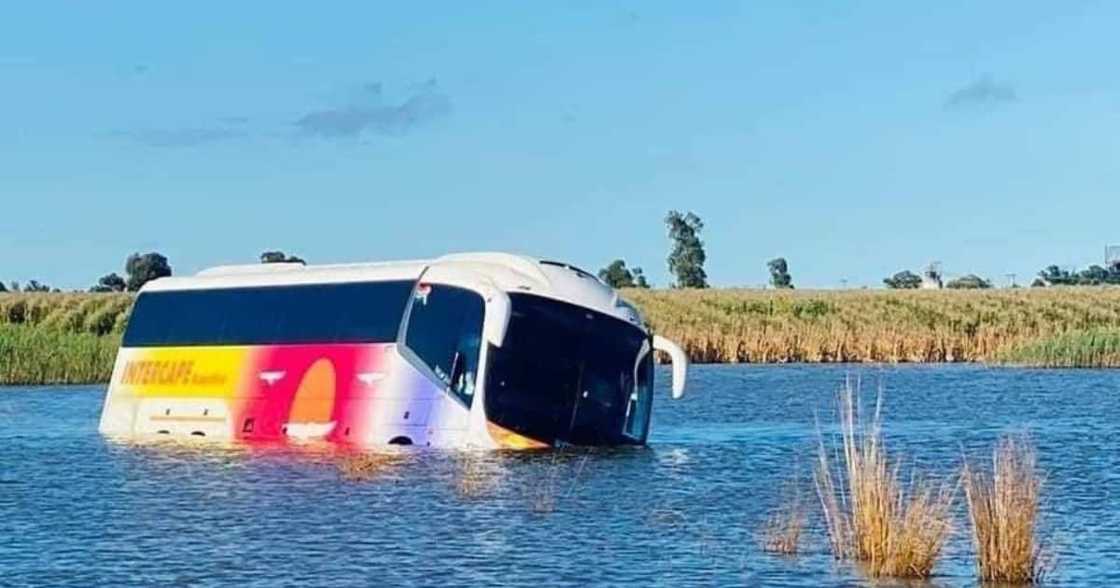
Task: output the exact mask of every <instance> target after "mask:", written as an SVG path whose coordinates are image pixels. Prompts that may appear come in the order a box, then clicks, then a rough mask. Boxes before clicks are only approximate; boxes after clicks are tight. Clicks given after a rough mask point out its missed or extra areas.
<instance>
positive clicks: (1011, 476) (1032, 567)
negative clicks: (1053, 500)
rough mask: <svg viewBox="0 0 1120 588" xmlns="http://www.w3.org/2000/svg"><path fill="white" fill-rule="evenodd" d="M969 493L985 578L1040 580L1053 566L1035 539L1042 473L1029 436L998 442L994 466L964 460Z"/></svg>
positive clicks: (974, 539)
mask: <svg viewBox="0 0 1120 588" xmlns="http://www.w3.org/2000/svg"><path fill="white" fill-rule="evenodd" d="M963 479H964V488H965V497H966V498H967V502H968V518H969V521H970V523H971V525H972V543H973V546H974V547H975V548H976V565H977V572H978V574H979V576H980V579H981V580H984V581H995V582H1004V583H1038V582H1041V581H1042V579H1043V578H1044V576H1045V575H1046V572H1047V569H1048V567H1049V565H1048V562H1047V559H1046V557H1045V555H1044V552H1043V550H1042V549H1041V547H1040V546H1039V542H1038V539H1037V522H1038V512H1039V495H1040V492H1041V489H1042V478H1041V476H1040V475H1039V473H1038V467H1037V459H1036V456H1035V452H1034V449H1033V447H1032V446H1031V444H1030V443H1029V441H1028V440H1027V439H1025V438H1022V437H1014V436H1008V437H1004V438H1003V439H1001V440H1000V441H999V443H997V445H996V447H995V450H994V451H993V455H992V469H991V472H984V471H980V470H978V469H976V468H975V467H972V466H970V465H969V464H968V462H967V460H966V462H965V468H964V475H963Z"/></svg>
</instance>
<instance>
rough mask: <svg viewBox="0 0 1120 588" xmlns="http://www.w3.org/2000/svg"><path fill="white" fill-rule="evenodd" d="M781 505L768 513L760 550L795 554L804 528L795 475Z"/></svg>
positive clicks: (804, 520)
mask: <svg viewBox="0 0 1120 588" xmlns="http://www.w3.org/2000/svg"><path fill="white" fill-rule="evenodd" d="M789 487H790V490H789V491H788V492H787V496H786V498H785V500H784V501H783V502H782V504H781V505H779V506H778V508H777V509H775V510H774V512H772V513H771V514H770V516H769V517H768V518H767V520H766V526H765V527H764V528H763V532H762V550H763V551H766V552H767V553H777V554H781V555H797V552H798V551H800V549H801V535H802V532H803V531H804V529H805V522H806V515H807V513H806V510H805V505H804V503H803V502H802V500H801V486H800V484H799V483H798V481H797V478H796V477H795V478H794V480H793V482H791V483H790V485H789Z"/></svg>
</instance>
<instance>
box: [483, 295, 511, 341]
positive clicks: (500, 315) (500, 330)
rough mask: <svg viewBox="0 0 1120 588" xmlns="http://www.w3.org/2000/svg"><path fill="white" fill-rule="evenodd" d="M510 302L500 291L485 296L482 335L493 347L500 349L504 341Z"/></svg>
mask: <svg viewBox="0 0 1120 588" xmlns="http://www.w3.org/2000/svg"><path fill="white" fill-rule="evenodd" d="M509 315H510V301H509V295H507V294H506V293H505V292H502V291H500V290H497V289H495V290H493V291H491V292H490V293H489V294H487V296H486V322H485V323H484V325H483V327H482V334H483V336H484V337H485V338H486V342H487V343H489V344H491V345H493V346H494V347H501V346H502V342H503V341H505V340H506V330H507V329H508V328H509Z"/></svg>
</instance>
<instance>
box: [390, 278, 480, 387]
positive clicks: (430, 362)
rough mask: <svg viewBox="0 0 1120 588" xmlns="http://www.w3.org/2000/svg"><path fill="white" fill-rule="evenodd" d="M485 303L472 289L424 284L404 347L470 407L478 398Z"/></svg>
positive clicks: (419, 292) (408, 323)
mask: <svg viewBox="0 0 1120 588" xmlns="http://www.w3.org/2000/svg"><path fill="white" fill-rule="evenodd" d="M484 313H485V302H483V300H482V296H480V295H479V294H477V293H475V292H472V291H470V290H464V289H462V288H455V287H452V286H441V285H429V284H421V285H420V286H419V287H418V289H417V291H416V294H415V296H414V297H413V301H412V306H411V310H410V311H409V315H408V322H407V325H406V327H405V336H404V346H405V348H407V349H408V350H409V351H411V352H412V353H413V354H415V355H416V357H417V358H418V359H419V360H420V361H421V362H423V363H424V365H425V366H427V367H428V369H430V370H431V371H432V373H433V374H434V375H435V376H436V378H438V379H439V381H440V382H441V383H442V384H443V385H444V386H447V387H448V388H449V389H450V390H451V391H452V392H453V393H455V395H456V396H458V397H459V399H461V400H462V401H463V402H465V403H466V404H467V405H468V406H469V405H470V403H471V400H472V399H473V398H474V388H475V375H476V374H477V373H478V356H479V350H480V346H481V343H482V321H483V315H484Z"/></svg>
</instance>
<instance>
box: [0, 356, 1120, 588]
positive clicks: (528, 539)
mask: <svg viewBox="0 0 1120 588" xmlns="http://www.w3.org/2000/svg"><path fill="white" fill-rule="evenodd" d="M849 372H859V373H862V374H864V377H865V382H864V384H865V385H864V388H865V390H874V388H875V387H876V386H877V384H878V382H879V381H880V380H881V381H882V383H883V385H884V387H885V390H886V405H885V408H884V410H885V419H886V435H887V440H888V443H889V444H890V445H891V446H892V447H893V448H897V449H898V450H899V451H900V452H901V454H903V455H905V456H906V458H907V459H908V460H910V461H912V462H915V463H917V464H919V465H920V466H921V467H922V468H924V469H926V470H927V471H931V472H932V473H933V474H935V475H941V476H951V475H953V474H954V473H955V472H956V471H957V468H958V467H959V465H960V462H961V458H962V454H963V453H967V454H971V455H975V456H978V457H986V456H987V451H988V450H989V448H990V447H991V444H992V442H993V440H994V439H996V438H997V437H998V435H999V434H1001V433H1003V432H1007V431H1018V430H1027V431H1029V432H1030V433H1031V435H1032V438H1033V439H1034V441H1035V442H1036V444H1037V445H1038V449H1039V457H1040V463H1041V466H1042V467H1043V468H1044V470H1045V471H1046V473H1047V480H1046V485H1045V488H1044V493H1045V497H1044V508H1045V513H1044V517H1043V525H1044V527H1045V530H1046V531H1047V532H1048V533H1050V534H1051V535H1052V536H1054V537H1056V540H1057V545H1056V549H1057V550H1058V552H1059V557H1060V559H1059V567H1058V569H1057V571H1056V573H1055V576H1054V578H1053V579H1054V581H1055V584H1058V585H1062V584H1067V585H1086V584H1088V585H1109V584H1116V583H1118V582H1120V565H1117V564H1116V563H1115V562H1116V561H1118V560H1120V451H1118V449H1120V448H1118V444H1120V443H1118V441H1117V440H1118V436H1117V433H1118V430H1117V429H1118V428H1120V425H1118V424H1117V423H1118V422H1120V372H1106V371H1089V370H1078V371H1062V372H1037V371H1029V370H1004V369H985V368H978V367H955V366H954V367H905V368H888V369H871V368H867V367H863V366H853V367H843V366H829V367H819V366H815V367H808V366H782V367H730V366H727V367H704V366H700V367H698V368H696V369H695V370H694V372H693V380H692V383H693V386H692V387H691V389H690V390H689V395H688V396H686V397H685V399H683V400H681V401H679V402H676V403H673V402H670V401H668V400H667V398H668V390H667V389H665V387H664V386H665V383H666V381H667V380H668V374H667V373H664V372H662V373H659V374H658V376H659V386H660V387H661V389H660V390H659V394H658V399H657V405H656V406H655V407H654V423H653V434H652V437H651V445H650V447H648V448H623V449H610V450H606V449H603V450H578V449H569V450H565V451H560V452H524V453H518V452H491V453H485V452H470V451H446V452H436V451H429V450H420V449H414V448H396V449H394V450H391V451H385V452H377V453H357V452H354V451H352V450H346V449H339V448H336V447H330V446H321V445H308V446H301V447H295V448H292V447H283V446H256V445H254V446H244V445H218V444H214V443H213V442H209V441H196V442H186V443H184V442H176V441H171V440H162V441H160V442H156V443H143V444H135V443H129V442H121V441H113V440H106V439H103V438H102V437H101V436H99V435H98V434H97V432H96V426H97V417H98V412H99V410H100V407H101V401H102V396H101V394H102V390H100V389H88V388H87V389H75V388H62V389H35V390H20V389H8V390H0V537H2V538H3V539H4V540H3V541H0V562H3V564H2V571H3V580H2V581H0V584H4V585H17V586H18V585H82V586H89V585H96V584H114V585H115V584H144V585H152V584H157V583H159V584H168V585H182V586H226V585H231V584H234V583H237V584H243V585H248V586H275V585H277V584H287V585H321V586H352V585H434V584H449V585H460V584H468V583H469V584H474V585H496V584H515V585H534V584H536V585H548V586H552V585H587V584H624V583H626V584H641V585H657V586H679V585H786V586H818V585H861V584H864V583H865V581H864V579H863V576H862V575H861V574H860V572H859V570H858V569H855V568H854V567H853V566H851V565H849V564H845V563H837V562H834V561H833V560H832V558H831V556H830V555H829V552H828V546H827V543H826V540H825V538H824V536H823V532H822V530H821V528H820V521H819V518H818V517H817V515H816V513H815V512H813V513H812V514H811V516H810V519H809V529H808V530H807V531H806V538H805V540H804V541H803V543H802V553H801V555H799V556H798V557H796V558H788V557H781V556H776V555H768V554H765V553H763V551H762V549H761V547H760V544H759V540H758V539H759V532H760V530H761V529H762V528H763V527H764V525H765V523H766V518H767V516H768V514H769V513H770V512H772V511H773V509H774V508H775V507H777V506H779V504H780V501H781V500H782V499H783V496H784V495H783V489H784V488H786V487H787V486H786V484H787V481H788V480H789V478H790V475H791V473H792V472H794V471H797V470H798V467H797V466H795V464H797V465H804V466H805V470H806V471H803V472H802V475H803V476H806V475H807V474H808V471H807V469H808V467H809V465H810V464H811V461H812V457H813V451H814V448H815V442H816V437H815V435H816V433H815V427H814V418H815V415H818V416H819V420H820V422H821V423H825V424H827V423H829V422H831V421H832V419H831V415H832V413H831V412H830V411H832V410H833V404H832V403H833V399H834V394H835V392H836V390H837V389H838V388H839V386H841V385H842V384H843V380H844V377H845V375H846V374H847V373H849ZM869 383H870V384H871V385H870V386H869V385H868V384H869ZM802 488H803V491H804V492H805V493H806V503H807V504H808V505H809V507H810V509H813V508H815V506H816V505H815V503H814V501H815V496H813V494H812V492H813V491H812V484H811V482H810V481H808V480H807V479H803V480H802ZM958 506H959V505H958ZM958 510H960V509H958ZM958 514H959V516H958V521H959V522H960V524H959V525H958V527H959V528H958V532H957V533H956V535H955V536H954V538H953V539H952V541H951V542H950V544H949V545H948V547H947V549H946V552H945V554H944V556H943V558H942V560H941V562H940V563H939V565H938V567H937V569H936V572H937V577H935V578H934V579H933V580H931V581H928V582H917V583H914V582H910V583H896V584H891V583H880V584H879V585H900V586H961V585H974V581H973V580H972V574H973V571H972V559H971V547H970V545H969V543H968V540H967V537H966V536H965V535H964V531H965V528H964V518H963V510H960V512H959V513H958Z"/></svg>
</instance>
